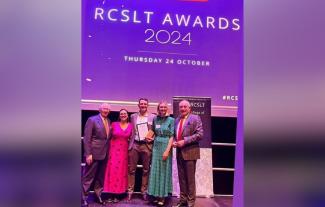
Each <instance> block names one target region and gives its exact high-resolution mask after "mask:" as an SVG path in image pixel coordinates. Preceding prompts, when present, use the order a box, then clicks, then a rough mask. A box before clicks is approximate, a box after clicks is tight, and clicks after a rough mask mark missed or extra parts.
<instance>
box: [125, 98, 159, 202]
mask: <svg viewBox="0 0 325 207" xmlns="http://www.w3.org/2000/svg"><path fill="white" fill-rule="evenodd" d="M138 107H139V112H137V113H134V114H132V115H131V118H130V119H131V123H132V125H133V129H134V130H133V133H132V136H131V139H130V142H129V160H128V161H129V169H128V171H129V172H128V185H129V186H128V198H127V200H129V201H130V200H131V198H132V194H133V191H134V183H135V171H136V169H137V164H138V160H139V158H140V159H141V160H142V166H143V168H142V183H141V193H142V196H143V200H148V196H147V190H148V180H149V170H150V162H151V154H152V144H153V139H151V137H146V135H143V134H140V133H139V132H138V127H139V125H142V126H143V125H144V126H146V127H147V128H148V130H150V129H151V127H152V121H153V118H154V117H155V115H154V114H152V113H149V112H148V99H146V98H140V99H139V104H138Z"/></svg>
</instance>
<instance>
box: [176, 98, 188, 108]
mask: <svg viewBox="0 0 325 207" xmlns="http://www.w3.org/2000/svg"><path fill="white" fill-rule="evenodd" d="M182 102H185V103H187V105H188V107H190V108H191V104H190V102H189V101H188V100H186V99H183V100H181V101H180V102H179V104H178V105H180V104H181V103H182Z"/></svg>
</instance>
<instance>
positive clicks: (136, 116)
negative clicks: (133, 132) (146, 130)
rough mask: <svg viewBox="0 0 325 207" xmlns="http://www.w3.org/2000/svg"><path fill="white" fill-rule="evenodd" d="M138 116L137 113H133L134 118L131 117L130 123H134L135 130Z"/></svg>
mask: <svg viewBox="0 0 325 207" xmlns="http://www.w3.org/2000/svg"><path fill="white" fill-rule="evenodd" d="M138 116H139V112H137V113H135V114H134V116H133V120H132V122H133V123H134V127H135V128H136V126H137V119H138Z"/></svg>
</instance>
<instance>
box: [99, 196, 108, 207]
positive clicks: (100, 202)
mask: <svg viewBox="0 0 325 207" xmlns="http://www.w3.org/2000/svg"><path fill="white" fill-rule="evenodd" d="M97 203H99V204H101V205H106V201H103V200H102V198H101V197H99V196H97Z"/></svg>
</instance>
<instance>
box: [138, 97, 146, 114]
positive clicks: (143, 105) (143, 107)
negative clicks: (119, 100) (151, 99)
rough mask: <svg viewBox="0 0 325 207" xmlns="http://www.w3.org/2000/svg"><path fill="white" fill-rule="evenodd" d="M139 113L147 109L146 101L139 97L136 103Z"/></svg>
mask: <svg viewBox="0 0 325 207" xmlns="http://www.w3.org/2000/svg"><path fill="white" fill-rule="evenodd" d="M138 107H139V110H140V113H141V114H143V113H146V112H147V111H148V101H146V100H143V99H141V100H140V101H139V104H138Z"/></svg>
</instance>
